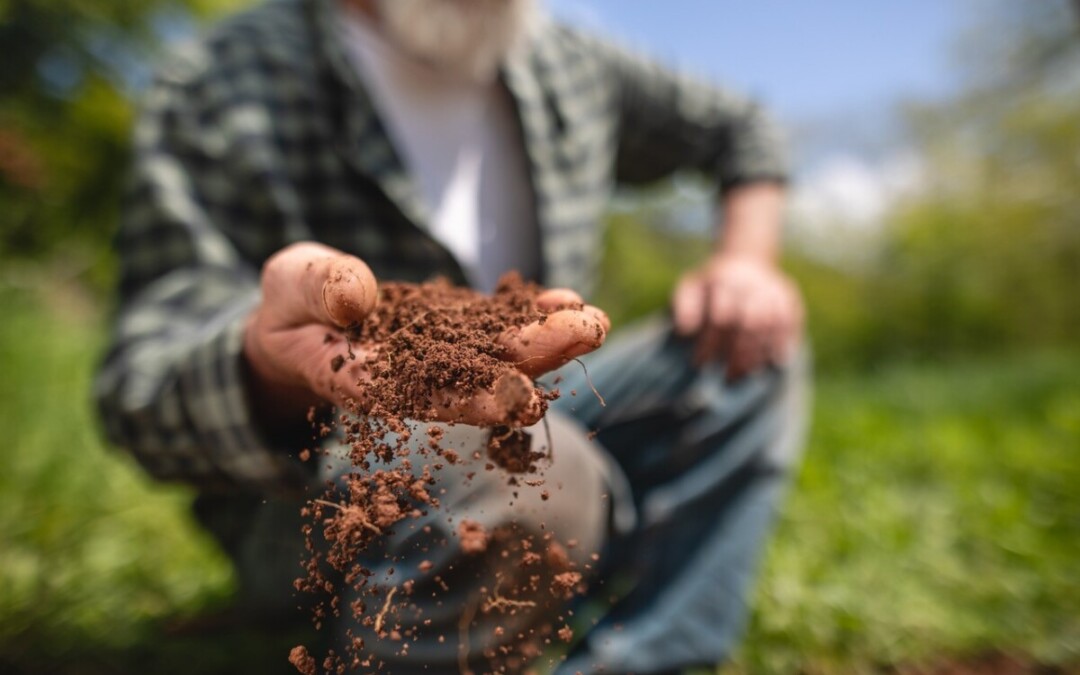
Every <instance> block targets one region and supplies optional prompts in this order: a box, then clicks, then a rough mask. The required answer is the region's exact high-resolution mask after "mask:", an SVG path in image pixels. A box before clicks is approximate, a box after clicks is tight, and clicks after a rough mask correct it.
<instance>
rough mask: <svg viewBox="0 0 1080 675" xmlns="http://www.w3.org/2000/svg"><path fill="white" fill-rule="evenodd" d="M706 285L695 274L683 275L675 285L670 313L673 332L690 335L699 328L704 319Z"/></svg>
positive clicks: (706, 299)
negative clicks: (673, 323)
mask: <svg viewBox="0 0 1080 675" xmlns="http://www.w3.org/2000/svg"><path fill="white" fill-rule="evenodd" d="M707 290H708V289H707V287H706V286H705V284H704V283H702V281H701V279H700V278H699V277H696V276H688V277H683V279H682V280H681V281H680V282H679V285H678V286H676V287H675V295H674V296H673V298H672V314H673V318H674V321H675V332H676V333H678V334H679V335H683V336H690V335H693V334H695V333H697V332H698V331H699V330H701V328H702V325H703V324H704V321H705V308H706V302H707V301H708V298H707Z"/></svg>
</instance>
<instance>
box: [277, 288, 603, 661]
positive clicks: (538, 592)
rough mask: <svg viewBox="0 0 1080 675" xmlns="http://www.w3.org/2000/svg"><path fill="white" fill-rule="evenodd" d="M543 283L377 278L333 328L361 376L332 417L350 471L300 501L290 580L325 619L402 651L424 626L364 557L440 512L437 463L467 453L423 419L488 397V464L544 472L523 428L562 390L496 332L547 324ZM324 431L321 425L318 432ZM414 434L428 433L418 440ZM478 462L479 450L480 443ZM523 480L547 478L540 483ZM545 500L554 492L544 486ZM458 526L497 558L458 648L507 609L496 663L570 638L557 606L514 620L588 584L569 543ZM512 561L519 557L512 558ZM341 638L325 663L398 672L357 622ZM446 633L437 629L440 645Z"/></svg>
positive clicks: (428, 570)
mask: <svg viewBox="0 0 1080 675" xmlns="http://www.w3.org/2000/svg"><path fill="white" fill-rule="evenodd" d="M542 290H543V289H542V288H540V287H539V286H537V285H535V284H531V283H526V282H523V281H522V280H521V279H520V277H518V276H517V275H516V274H511V275H507V276H505V277H504V278H503V279H502V280H500V283H499V285H498V287H497V289H496V291H495V293H494V294H493V295H491V296H486V295H482V294H480V293H477V292H475V291H472V290H469V289H465V288H460V287H455V286H452V285H451V284H450V283H449V282H447V281H445V280H437V281H434V282H429V283H424V284H406V283H386V284H383V285H382V286H381V287H380V289H379V301H378V304H377V306H376V308H375V309H374V311H373V312H372V313H371V314H370V315H368V317H367V318H366V319H365V320H364V322H363V323H362V324H360V325H358V326H353V327H352V328H350V329H349V330H348V331H346V334H345V336H336V335H332V334H330V335H328V336H327V341H328V342H329V341H341V342H342V347H343V350H342V353H341V354H339V355H337V356H335V357H334V358H333V360H332V361H331V362H330V363H328V364H327V368H329V369H331V370H332V371H334V372H338V371H340V370H341V369H342V368H350V367H352V368H353V370H352V371H349V372H355V373H356V374H357V378H358V380H359V387H360V392H361V393H360V396H359V398H358V400H351V401H350V402H349V405H348V406H346V407H345V411H344V412H343V414H342V415H341V416H340V417H339V418H338V420H337V421H338V426H339V428H340V430H341V431H342V432H343V435H344V439H345V443H346V447H347V448H348V452H349V460H350V462H351V465H352V467H353V469H352V471H351V472H350V473H347V474H346V475H345V476H344V477H343V478H342V479H339V480H338V481H337V482H334V483H328V484H327V490H326V492H325V494H324V495H322V497H321V498H319V499H313V500H311V501H310V502H308V504H307V505H306V506H305V508H304V509H303V515H304V516H305V517H306V519H307V520H308V522H307V524H306V525H305V526H304V528H303V534H304V536H305V541H306V548H307V553H308V558H307V560H306V561H305V562H304V570H305V575H304V576H303V577H302V578H299V579H297V580H296V582H295V587H296V590H297V591H300V592H305V593H311V594H314V595H315V596H316V598H321V600H317V602H316V603H315V608H314V610H313V620H314V623H315V626H316V627H317V628H321V627H322V625H323V624H324V623H326V622H331V621H338V620H340V619H341V617H342V613H343V612H344V613H345V615H346V616H347V617H349V618H351V619H352V620H353V621H355V622H356V623H358V624H359V625H361V626H364V627H365V628H366V629H367V630H366V631H365V632H366V633H367V634H368V635H371V634H372V633H373V634H374V635H375V636H376V638H374V639H378V640H389V641H391V642H393V643H394V644H395V645H399V646H397V647H396V649H397V650H398V651H397V652H396V653H397V654H399V655H407V653H408V649H409V644H410V638H411V637H413V636H414V635H415V630H416V626H419V625H421V624H423V622H424V617H423V616H416V614H417V611H418V610H417V609H416V605H415V604H412V603H411V601H410V596H411V595H412V593H413V587H412V586H413V582H412V581H409V582H405V583H402V584H399V585H395V586H390V587H387V584H386V583H385V582H381V583H378V584H377V583H375V582H374V580H373V576H374V573H373V572H372V571H371V570H370V569H367V568H365V567H364V566H363V565H362V564H361V563H360V562H358V561H360V560H361V559H362V554H363V553H364V552H365V551H369V550H371V549H372V548H373V546H374V545H375V544H376V542H377V541H378V540H379V539H380V538H381V537H384V536H386V535H389V534H391V533H392V532H393V530H394V528H395V526H400V525H401V524H402V521H404V520H406V519H408V518H418V517H421V516H423V515H426V514H427V513H428V511H429V510H431V509H437V508H438V507H439V500H438V494H439V489H438V472H439V471H440V470H441V468H442V467H443V466H444V465H446V464H456V463H458V462H459V461H462V458H461V457H460V456H459V454H458V452H457V451H456V450H454V449H452V448H449V447H444V443H443V441H444V427H443V426H440V425H431V426H428V427H427V428H426V429H425V430H424V431H417V429H418V428H417V427H416V424H415V422H416V421H422V420H436V419H438V420H443V421H444V422H448V423H451V424H453V423H454V422H455V421H462V420H464V418H460V419H455V418H454V416H453V411H456V410H466V409H468V405H469V403H468V402H469V401H474V400H477V398H482V399H484V400H485V401H486V403H485V405H486V406H487V408H486V410H487V414H488V416H489V417H490V416H491V415H492V414H494V415H495V416H497V417H498V418H499V419H498V422H499V423H498V424H496V425H493V426H492V429H491V432H490V435H489V437H488V447H487V463H486V468H487V470H502V471H506V472H507V474H508V476H511V474H518V475H525V474H529V473H531V472H534V471H535V470H536V467H537V463H538V461H539V460H540V459H542V458H543V457H544V456H545V455H544V454H543V453H539V452H535V451H534V450H533V448H532V443H531V438H530V436H529V434H528V433H526V432H524V431H523V430H521V428H520V427H522V426H526V425H529V424H532V423H535V422H536V421H538V420H539V419H541V418H542V416H543V414H544V412H545V411H546V409H547V405H548V402H549V401H550V400H553V399H554V398H556V397H557V396H558V392H557V391H552V392H546V391H544V390H543V389H541V388H540V387H538V386H536V385H535V383H533V382H532V380H530V379H528V378H526V377H525V376H524V375H522V374H521V372H520V371H519V370H518V369H517V368H516V367H515V364H514V363H512V362H510V361H509V360H507V359H508V357H507V353H506V348H505V346H504V345H503V344H502V342H501V340H500V338H502V337H504V336H505V335H507V334H508V332H513V331H514V330H516V329H520V328H521V327H523V326H526V325H528V324H531V323H534V322H538V323H540V324H543V323H544V321H545V320H546V317H547V316H548V313H547V312H544V311H541V310H540V309H538V308H537V305H536V298H537V295H538V294H539V293H540V292H541V291H542ZM558 309H581V305H580V304H577V305H569V306H565V307H559V308H558ZM601 337H602V336H601ZM492 411H494V412H492ZM310 417H311V418H312V419H314V418H315V415H311V416H310ZM329 433H330V431H329V430H328V429H325V428H324V429H321V430H320V432H319V435H320V436H322V437H325V436H326V435H328V434H329ZM414 433H416V434H422V435H423V439H416V440H414V441H413V442H411V443H410V440H411V439H412V435H413V434H414ZM416 441H422V442H416ZM305 453H306V454H308V456H310V453H308V452H307V451H305ZM471 459H473V460H476V459H480V457H479V452H477V453H475V456H473V457H471ZM510 480H515V479H514V478H513V477H512V476H511V477H510ZM524 482H525V483H527V484H528V485H529V486H538V485H541V484H543V480H524ZM543 498H544V499H545V500H546V499H547V498H548V494H547V492H546V491H545V493H544V497H543ZM448 515H450V516H452V515H453V514H448ZM456 534H457V542H456V543H452V542H447V545H456V546H459V547H460V552H461V553H462V554H463V555H464V556H466V557H468V558H469V559H473V560H477V561H480V560H485V561H486V560H496V561H499V560H501V562H498V563H497V565H496V566H497V567H498V568H499V571H496V572H495V573H494V577H493V583H492V584H491V585H490V586H488V585H478V586H479V591H478V592H480V593H481V594H482V595H483V597H480V598H478V599H477V600H478V601H476V602H475V603H473V604H472V605H470V606H468V607H466V606H463V607H461V621H462V625H461V626H460V629H461V633H460V635H459V641H460V645H459V654H463V653H465V652H467V651H468V645H467V640H468V635H469V628H470V626H473V625H475V624H474V623H473V621H474V619H475V615H476V614H477V613H480V614H491V613H502V615H503V616H504V618H505V627H504V625H502V624H500V625H499V626H497V627H496V628H495V629H494V630H493V631H492V633H491V636H492V638H493V639H494V640H495V642H494V643H493V645H494V646H492V647H491V648H490V649H485V650H484V653H485V655H487V656H488V657H489V659H488V660H489V665H488V669H489V671H490V672H516V670H515V669H517V668H520V667H522V666H523V664H525V663H527V662H528V661H529V660H530V659H533V658H535V657H536V656H538V655H539V654H540V653H541V645H544V644H550V643H551V640H552V639H558V640H563V641H567V642H569V641H570V639H571V638H572V635H573V632H572V631H571V629H570V628H569V626H567V625H565V617H563V616H561V615H560V616H559V617H558V624H559V625H556V624H554V623H552V622H551V621H546V623H544V625H542V626H540V627H536V626H529V625H527V624H524V623H522V619H521V618H520V617H521V616H524V615H527V613H528V612H529V611H530V610H533V609H535V608H538V607H550V606H553V603H558V604H559V605H562V604H564V603H565V601H566V600H567V599H569V598H571V597H572V596H573V595H574V594H575V593H581V592H584V584H583V582H582V575H581V573H580V572H578V571H575V570H573V569H572V568H573V567H574V565H573V563H572V562H571V561H570V559H569V557H568V556H567V554H566V549H565V548H564V547H563V545H562V544H560V543H559V542H557V541H555V540H554V539H553V538H552V537H551V535H550V533H548V534H546V535H544V538H543V540H542V541H537V540H536V537H534V536H532V535H519V534H515V533H514V532H513V530H510V529H506V530H502V529H497V530H496V531H493V532H488V531H486V530H485V528H484V526H483V525H482V524H480V523H478V522H475V521H471V520H467V519H462V520H460V521H459V522H458V523H457V529H456ZM507 560H509V561H512V562H513V564H512V565H509V566H507V565H506V564H505V563H506V561H507ZM514 561H516V562H514ZM416 565H417V569H418V570H419V571H420V572H422V573H424V574H435V573H436V572H438V570H433V568H434V567H435V564H434V563H433V562H432V561H431V560H423V561H422V562H420V563H416ZM506 570H511V571H510V572H507V571H506ZM434 580H435V582H436V583H438V584H440V585H441V587H442V589H443V591H446V592H449V591H450V590H451V589H450V588H449V586H448V584H447V582H446V581H445V580H444V579H443V578H442V577H440V576H437V575H436V576H434ZM474 597H475V596H474ZM556 611H557V610H556ZM407 616H409V617H414V619H413V622H412V625H410V623H409V620H407V619H404V618H403V617H407ZM500 620H501V619H500ZM347 635H348V636H349V638H350V639H349V640H348V644H347V645H346V646H345V653H344V654H335V653H334V652H333V651H330V652H329V653H328V654H327V655H326V657H325V658H324V659H323V661H322V669H323V672H326V673H344V672H346V671H350V670H363V671H364V672H370V671H375V670H378V671H380V672H391V671H390V669H389V665H388V664H386V663H384V662H381V661H377V660H375V659H373V657H372V656H371V655H370V653H369V649H368V648H369V647H370V645H367V644H365V642H364V640H363V639H362V638H360V637H358V636H356V635H355V633H353V632H352V631H348V632H347ZM451 637H452V636H451ZM368 639H369V640H370V639H372V638H370V637H369V638H368ZM443 639H444V637H443V636H440V637H439V640H440V642H441V641H442V640H443ZM289 661H290V663H292V664H293V665H294V666H295V667H296V668H297V670H298V671H299V672H301V673H303V674H304V675H314V674H315V673H316V672H317V669H316V659H315V658H313V657H312V656H310V655H309V654H308V651H307V649H306V648H304V647H303V646H298V647H296V648H294V649H293V650H292V652H291V653H290V655H289ZM460 668H461V670H462V672H473V668H475V664H471V663H466V662H465V661H461V663H460Z"/></svg>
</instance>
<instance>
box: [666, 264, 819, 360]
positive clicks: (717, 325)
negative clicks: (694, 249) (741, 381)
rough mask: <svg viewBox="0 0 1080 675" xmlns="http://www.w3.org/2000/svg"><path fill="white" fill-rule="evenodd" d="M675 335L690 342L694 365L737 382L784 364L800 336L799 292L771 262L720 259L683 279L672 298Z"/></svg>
mask: <svg viewBox="0 0 1080 675" xmlns="http://www.w3.org/2000/svg"><path fill="white" fill-rule="evenodd" d="M673 312H674V321H675V330H676V332H677V333H679V334H680V335H683V336H685V337H690V338H693V339H694V360H695V362H696V363H697V364H698V365H701V364H704V363H707V362H710V361H722V362H723V363H725V364H726V374H727V377H728V379H730V380H735V379H738V378H741V377H742V376H744V375H747V374H749V373H752V372H754V371H755V370H758V369H760V368H762V367H764V366H766V365H768V364H776V365H782V364H784V363H786V362H787V361H789V360H790V359H791V358H792V356H793V355H794V352H795V349H796V347H797V346H798V343H799V340H800V339H801V336H802V328H803V317H804V310H803V304H802V298H801V296H800V295H799V291H798V288H797V287H796V286H795V284H794V283H793V282H792V281H791V280H790V279H788V278H787V277H786V276H785V275H784V274H783V273H782V272H781V271H780V270H779V269H778V268H777V267H776V266H775V265H774V264H773V263H771V262H768V261H764V260H761V259H758V258H754V257H749V256H725V255H720V256H716V257H714V258H712V259H711V260H709V261H708V262H707V263H706V264H705V265H704V266H702V267H701V268H700V269H698V270H695V271H693V272H691V273H689V274H687V275H686V276H684V277H683V278H682V280H681V281H680V282H679V284H678V286H677V287H676V289H675V294H674V298H673Z"/></svg>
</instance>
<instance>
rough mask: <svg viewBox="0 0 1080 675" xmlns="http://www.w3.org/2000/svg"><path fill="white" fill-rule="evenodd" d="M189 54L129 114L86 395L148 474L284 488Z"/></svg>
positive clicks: (248, 300)
mask: <svg viewBox="0 0 1080 675" xmlns="http://www.w3.org/2000/svg"><path fill="white" fill-rule="evenodd" d="M191 66H192V64H191V63H190V62H189V63H185V62H182V61H177V62H175V63H173V64H172V65H171V66H170V67H171V68H172V71H170V67H167V68H165V69H164V71H163V72H164V74H163V75H162V76H161V77H159V78H158V80H157V81H156V83H155V84H154V85H153V86H152V88H151V90H150V91H149V93H148V95H147V96H146V97H145V101H144V103H143V105H142V108H141V112H140V114H139V118H138V122H137V125H136V130H135V155H134V160H133V161H134V166H133V180H132V184H131V187H130V192H129V194H128V196H127V199H126V204H125V207H124V211H123V216H122V221H121V226H120V230H119V233H118V235H117V240H116V248H117V253H118V257H119V263H120V270H121V271H120V291H119V298H120V300H119V307H118V310H117V316H116V320H115V326H114V332H113V335H112V341H111V345H110V348H109V351H108V353H107V355H106V357H105V360H104V362H103V364H102V366H101V368H100V370H99V372H98V375H97V378H96V381H95V391H94V393H95V398H96V400H97V403H98V407H99V410H100V414H101V416H102V418H103V420H104V426H105V429H106V433H107V436H108V437H109V439H110V440H111V441H112V442H114V443H116V444H118V445H120V446H122V447H123V448H125V449H127V450H128V451H130V452H131V453H132V454H133V455H134V457H135V458H136V459H137V460H138V461H139V462H140V463H141V464H142V465H143V466H144V467H145V468H146V469H147V471H148V472H149V473H150V474H152V475H153V476H155V477H157V478H160V479H164V480H178V481H184V482H187V483H191V484H193V485H195V486H197V487H199V488H200V489H202V490H236V489H241V490H249V491H253V492H262V493H267V492H280V491H287V490H289V489H291V488H294V487H297V486H299V485H300V484H301V483H302V482H303V474H304V472H303V470H302V465H301V464H300V463H299V462H298V461H297V460H296V459H295V458H293V457H291V456H290V454H289V453H288V452H287V450H288V448H286V447H276V445H277V444H274V443H271V442H269V441H268V440H267V439H265V438H262V437H261V436H260V431H259V429H258V427H257V425H256V424H255V420H254V419H253V416H252V410H251V408H250V407H249V402H248V396H247V392H246V390H245V378H244V371H243V368H244V364H243V360H242V354H241V352H242V343H243V331H244V325H245V321H246V318H247V316H248V314H249V313H250V311H251V309H252V308H253V307H254V306H255V305H256V303H257V302H258V297H259V296H258V292H259V291H258V266H259V264H260V262H261V261H260V260H259V258H258V256H257V255H253V252H252V247H251V246H250V245H248V247H247V248H246V249H242V248H241V247H240V246H239V244H238V241H237V240H238V237H237V234H236V233H237V231H238V230H237V229H236V226H235V225H230V228H229V229H228V230H227V229H225V228H223V227H222V223H223V221H224V220H226V219H228V218H229V215H230V213H242V209H240V208H238V207H237V205H238V203H239V202H238V199H239V197H238V194H237V193H238V192H239V190H238V188H237V185H236V179H235V177H231V176H230V174H229V173H228V171H227V170H226V168H225V165H226V163H227V158H226V156H225V155H226V154H227V151H226V148H227V147H228V145H229V143H228V129H226V128H225V127H224V126H223V125H221V124H218V123H217V122H215V119H219V116H217V115H215V114H212V110H213V106H212V105H209V104H208V101H207V97H206V91H208V90H209V89H208V88H206V87H201V86H197V85H196V84H195V83H194V82H193V81H192V79H191V78H190V77H188V75H189V74H190V73H186V72H185V68H187V70H190V69H191ZM177 69H179V72H176V71H177ZM254 235H255V233H251V238H253V239H254V238H257V237H255V236H254ZM293 449H294V450H295V449H298V448H293Z"/></svg>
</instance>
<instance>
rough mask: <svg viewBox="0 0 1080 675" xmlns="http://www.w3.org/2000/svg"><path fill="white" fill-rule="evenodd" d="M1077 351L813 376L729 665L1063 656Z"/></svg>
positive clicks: (1077, 553)
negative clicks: (811, 401)
mask: <svg viewBox="0 0 1080 675" xmlns="http://www.w3.org/2000/svg"><path fill="white" fill-rule="evenodd" d="M1078 383H1080V355H1060V354H1059V355H1029V356H1024V357H1015V358H1011V359H1007V360H1001V361H972V362H968V363H961V364H956V363H954V364H939V365H924V366H906V367H892V368H887V369H885V370H884V371H882V372H879V373H877V374H875V375H872V376H866V375H862V376H856V375H851V376H845V377H842V378H835V379H833V378H827V377H826V378H822V379H821V381H820V383H819V387H818V390H817V405H816V408H815V416H814V431H813V438H812V443H811V447H810V449H809V454H808V456H807V457H806V461H805V465H804V467H803V469H802V471H801V473H800V475H799V477H798V480H797V483H796V485H795V486H794V490H793V492H792V494H791V496H790V499H789V500H788V503H787V505H786V507H785V510H784V515H783V518H782V522H781V525H780V528H779V531H778V534H777V537H776V540H775V542H774V544H773V545H772V547H771V549H770V552H769V556H768V561H767V566H766V568H765V571H764V574H763V578H762V579H761V580H760V583H759V588H758V593H757V598H756V605H757V610H756V612H755V615H754V619H753V622H752V625H751V628H750V631H749V635H748V640H747V642H746V645H745V647H744V649H743V653H742V656H741V659H740V663H741V664H742V666H743V667H744V668H745V670H747V671H749V672H769V673H786V672H794V671H796V670H797V669H802V670H806V671H809V672H822V673H831V672H845V673H847V672H872V671H873V670H874V668H875V667H880V666H882V665H888V664H896V663H907V662H918V661H922V660H932V659H934V658H937V657H940V656H942V655H948V654H965V653H977V652H986V651H991V650H1004V651H1015V652H1019V653H1023V654H1027V655H1029V656H1031V657H1033V658H1035V659H1036V660H1039V661H1041V662H1043V663H1049V664H1066V665H1070V664H1076V663H1077V661H1078V659H1080V458H1078V456H1077V453H1078V452H1080V385H1078Z"/></svg>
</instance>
